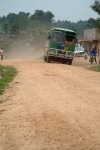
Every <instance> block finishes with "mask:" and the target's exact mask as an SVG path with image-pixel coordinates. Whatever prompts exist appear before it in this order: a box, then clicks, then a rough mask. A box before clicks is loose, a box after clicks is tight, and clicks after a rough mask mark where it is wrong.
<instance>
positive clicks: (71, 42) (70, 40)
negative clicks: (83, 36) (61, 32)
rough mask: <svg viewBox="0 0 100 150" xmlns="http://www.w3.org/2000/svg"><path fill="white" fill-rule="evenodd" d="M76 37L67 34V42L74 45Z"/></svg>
mask: <svg viewBox="0 0 100 150" xmlns="http://www.w3.org/2000/svg"><path fill="white" fill-rule="evenodd" d="M74 39H75V38H74V37H73V36H68V35H66V37H65V44H68V45H74Z"/></svg>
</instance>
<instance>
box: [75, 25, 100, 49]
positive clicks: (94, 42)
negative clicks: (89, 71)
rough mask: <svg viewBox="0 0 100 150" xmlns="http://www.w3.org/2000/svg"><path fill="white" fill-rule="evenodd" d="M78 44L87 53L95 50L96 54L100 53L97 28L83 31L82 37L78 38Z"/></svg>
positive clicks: (99, 33)
mask: <svg viewBox="0 0 100 150" xmlns="http://www.w3.org/2000/svg"><path fill="white" fill-rule="evenodd" d="M77 39H78V43H80V44H81V45H82V47H83V48H84V49H87V50H88V51H89V50H91V49H92V48H94V47H95V48H96V50H97V52H98V51H100V31H99V29H97V28H92V29H86V30H84V36H78V37H77Z"/></svg>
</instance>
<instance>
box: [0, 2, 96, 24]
mask: <svg viewBox="0 0 100 150" xmlns="http://www.w3.org/2000/svg"><path fill="white" fill-rule="evenodd" d="M93 3H94V0H0V16H1V17H2V16H3V15H5V16H6V15H8V14H9V13H16V14H17V13H19V12H20V11H24V12H30V14H34V11H35V10H36V9H38V10H43V11H44V12H46V11H51V12H52V13H53V14H54V16H55V18H54V19H55V20H56V21H57V20H61V21H63V20H67V21H71V22H77V21H79V20H83V21H84V20H88V19H89V18H91V17H92V18H94V19H96V18H97V17H98V15H97V13H96V12H94V11H93V10H92V9H91V8H90V5H91V4H93Z"/></svg>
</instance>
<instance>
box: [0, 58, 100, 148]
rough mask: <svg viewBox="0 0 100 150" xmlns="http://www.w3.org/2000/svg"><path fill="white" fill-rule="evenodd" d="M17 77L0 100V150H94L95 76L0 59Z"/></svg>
mask: <svg viewBox="0 0 100 150" xmlns="http://www.w3.org/2000/svg"><path fill="white" fill-rule="evenodd" d="M2 64H3V65H13V66H15V67H16V68H18V71H19V74H18V76H17V77H16V78H15V79H14V81H13V82H12V83H11V84H10V86H9V87H8V88H7V89H6V91H5V93H4V94H3V95H2V96H1V97H0V99H4V100H7V101H6V102H4V103H2V104H0V109H1V110H2V109H3V110H5V111H4V112H3V113H2V114H1V115H0V150H100V73H97V72H93V71H89V70H87V69H86V67H87V66H88V65H89V62H88V61H85V60H83V59H76V60H74V62H73V65H71V66H69V65H64V64H58V63H50V64H47V63H44V62H43V61H41V60H14V59H12V60H11V59H9V60H7V59H5V60H4V61H3V62H2Z"/></svg>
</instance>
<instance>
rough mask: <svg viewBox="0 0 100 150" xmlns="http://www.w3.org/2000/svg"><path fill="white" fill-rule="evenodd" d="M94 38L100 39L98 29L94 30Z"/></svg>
mask: <svg viewBox="0 0 100 150" xmlns="http://www.w3.org/2000/svg"><path fill="white" fill-rule="evenodd" d="M96 38H97V39H100V31H99V30H98V29H96Z"/></svg>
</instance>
